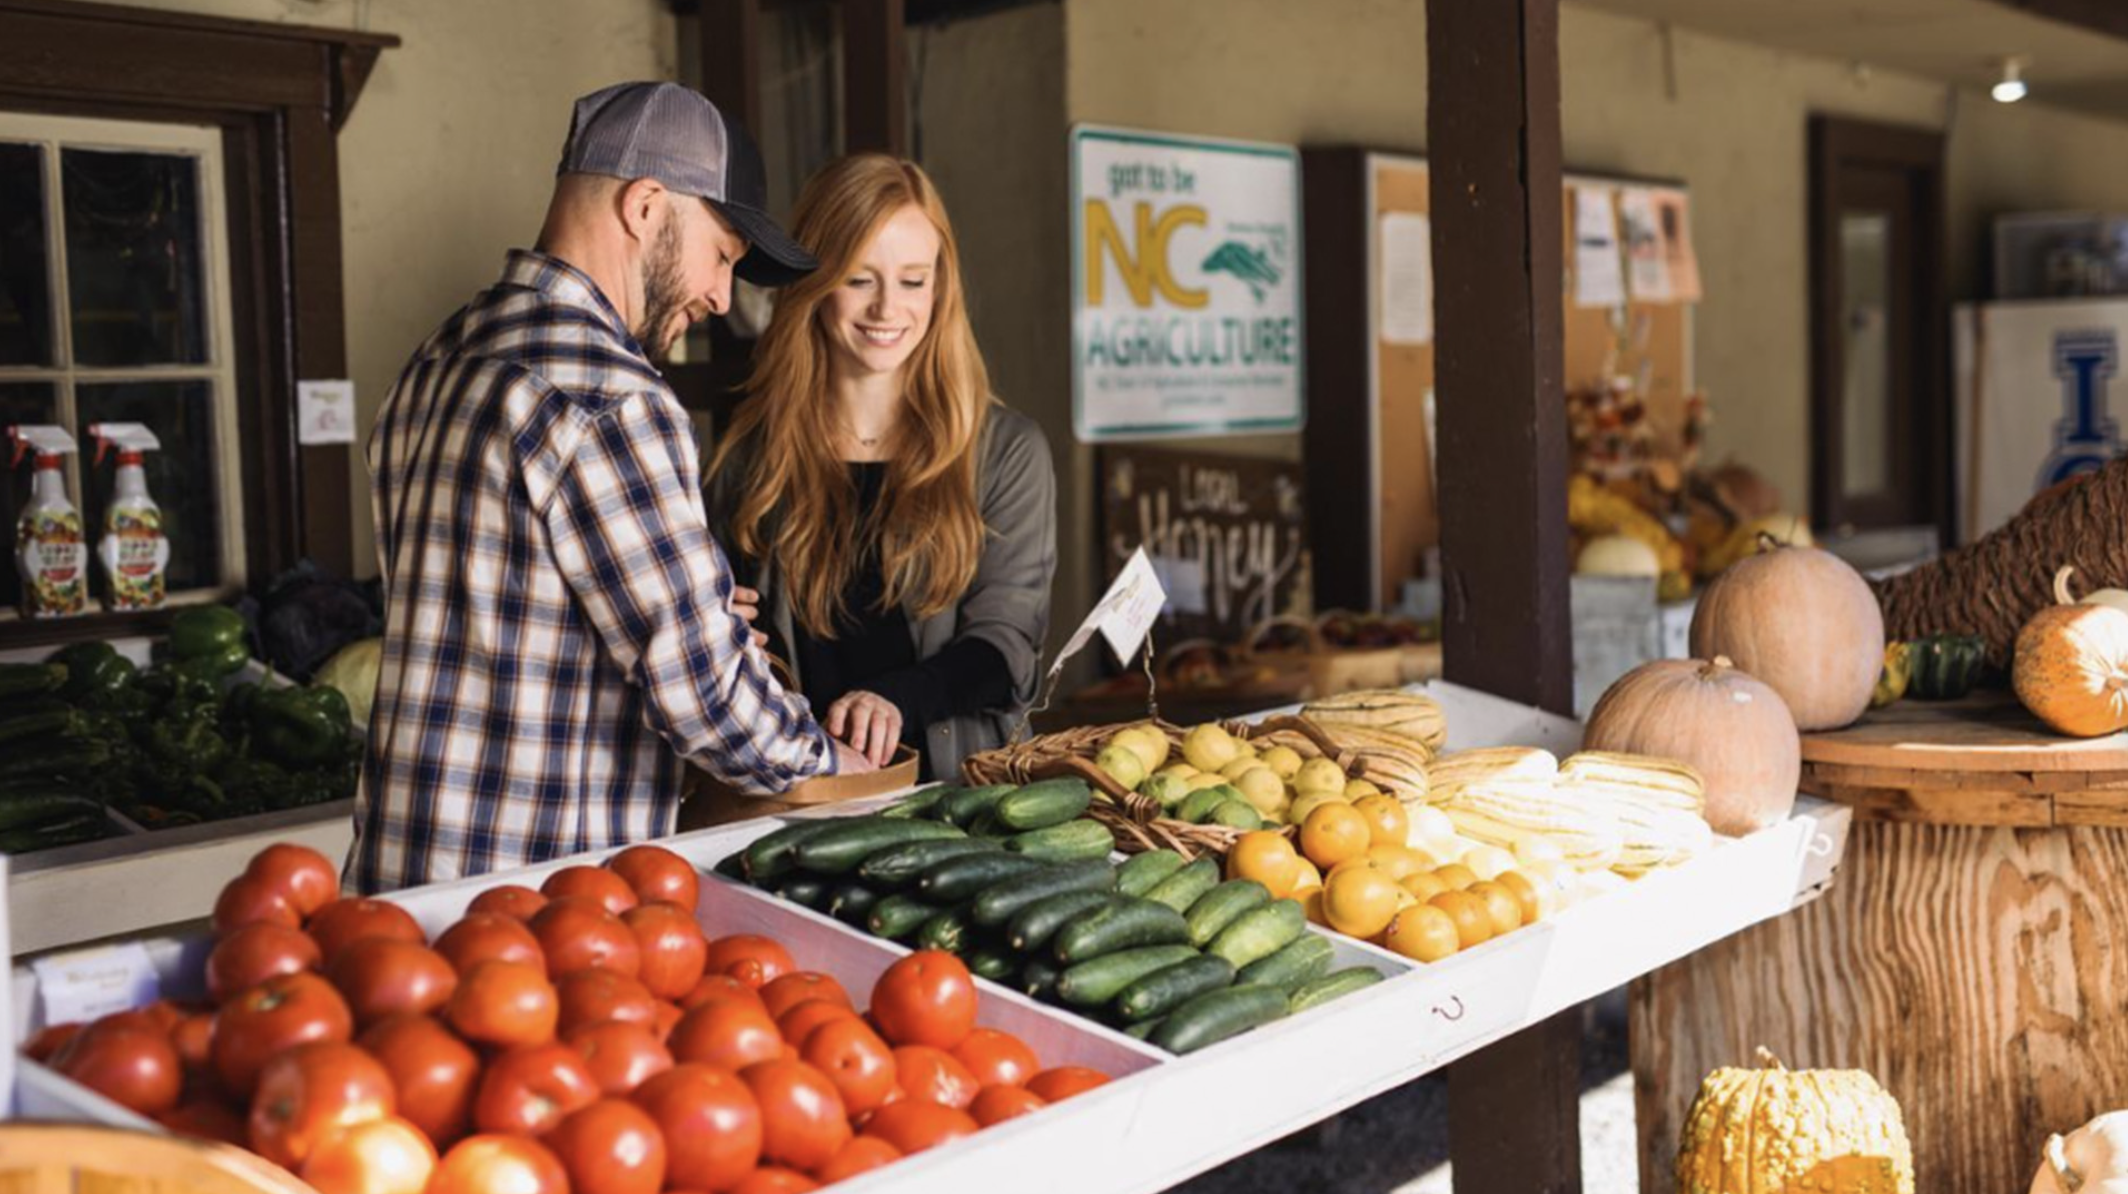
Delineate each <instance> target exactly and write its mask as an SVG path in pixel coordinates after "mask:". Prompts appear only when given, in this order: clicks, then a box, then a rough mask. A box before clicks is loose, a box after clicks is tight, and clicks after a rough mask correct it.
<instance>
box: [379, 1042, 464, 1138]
mask: <svg viewBox="0 0 2128 1194" xmlns="http://www.w3.org/2000/svg"><path fill="white" fill-rule="evenodd" d="M361 1045H362V1047H363V1048H364V1049H367V1050H369V1052H370V1056H372V1057H375V1058H376V1059H377V1061H378V1062H379V1063H380V1064H382V1065H383V1066H384V1069H385V1072H387V1073H389V1074H390V1075H391V1076H392V1089H393V1090H395V1091H397V1092H398V1095H399V1114H400V1115H401V1116H403V1117H405V1119H406V1120H407V1121H408V1122H409V1123H411V1124H413V1125H414V1126H415V1127H417V1128H420V1129H421V1130H422V1132H423V1133H424V1134H426V1135H427V1136H428V1138H429V1139H430V1140H432V1141H434V1142H435V1143H436V1146H437V1147H439V1148H449V1147H450V1146H451V1144H452V1143H454V1142H455V1141H457V1140H458V1138H459V1137H461V1136H464V1135H465V1134H466V1131H467V1129H468V1128H470V1127H471V1126H472V1122H473V1092H474V1090H475V1089H476V1088H477V1087H478V1085H479V1082H480V1055H479V1054H477V1053H475V1052H473V1048H472V1046H470V1045H468V1044H466V1043H465V1042H464V1041H462V1040H459V1039H458V1038H457V1037H456V1036H454V1035H452V1033H451V1030H450V1029H448V1028H445V1027H444V1026H443V1025H442V1024H441V1023H439V1022H438V1021H436V1020H434V1019H432V1018H431V1017H428V1016H394V1017H392V1018H391V1019H389V1020H385V1021H383V1022H382V1023H379V1024H377V1025H375V1026H374V1027H372V1028H371V1029H370V1030H369V1031H367V1032H365V1033H363V1034H362V1040H361Z"/></svg>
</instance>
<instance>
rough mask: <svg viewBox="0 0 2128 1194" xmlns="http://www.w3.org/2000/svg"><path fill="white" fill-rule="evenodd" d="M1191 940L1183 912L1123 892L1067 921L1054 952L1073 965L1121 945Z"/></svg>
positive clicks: (1064, 961)
mask: <svg viewBox="0 0 2128 1194" xmlns="http://www.w3.org/2000/svg"><path fill="white" fill-rule="evenodd" d="M1189 940H1190V926H1189V922H1188V921H1186V920H1184V919H1183V918H1182V913H1180V912H1177V911H1175V910H1174V909H1173V908H1170V907H1168V906H1167V905H1166V904H1156V903H1154V902H1153V901H1151V900H1148V899H1143V898H1141V897H1138V896H1122V897H1119V898H1117V899H1116V900H1115V901H1113V902H1111V903H1109V904H1105V905H1103V906H1102V907H1099V908H1095V909H1093V910H1091V911H1088V912H1082V913H1080V914H1079V915H1077V916H1074V917H1072V918H1071V919H1070V920H1068V921H1066V922H1065V923H1064V927H1063V928H1061V929H1059V930H1057V937H1056V940H1055V941H1054V942H1053V943H1052V944H1051V946H1050V952H1051V953H1053V954H1055V955H1056V958H1057V961H1059V962H1061V963H1063V964H1064V965H1066V966H1069V965H1071V964H1073V963H1075V962H1084V961H1087V960H1089V959H1092V958H1098V957H1100V956H1102V955H1103V954H1111V953H1114V952H1116V951H1117V950H1119V949H1129V948H1133V947H1137V946H1146V945H1187V944H1189Z"/></svg>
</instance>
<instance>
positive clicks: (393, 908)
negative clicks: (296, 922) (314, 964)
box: [308, 896, 429, 966]
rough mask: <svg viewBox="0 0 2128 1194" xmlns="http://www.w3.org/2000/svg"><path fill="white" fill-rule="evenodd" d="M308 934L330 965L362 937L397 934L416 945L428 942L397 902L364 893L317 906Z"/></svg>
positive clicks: (410, 914)
mask: <svg viewBox="0 0 2128 1194" xmlns="http://www.w3.org/2000/svg"><path fill="white" fill-rule="evenodd" d="M308 928H309V931H310V935H311V936H312V937H314V938H316V939H317V942H318V952H319V953H321V954H324V955H325V964H326V965H327V966H330V965H332V964H333V959H334V958H337V957H339V956H340V951H341V950H343V949H346V948H347V947H348V946H350V945H352V944H354V943H355V942H357V941H360V940H362V939H363V938H364V937H396V938H398V939H399V940H401V941H411V942H413V943H414V944H416V945H427V944H428V943H429V937H428V934H427V933H424V932H422V931H421V925H420V924H419V923H418V922H416V921H415V920H414V914H413V913H411V912H408V911H407V910H406V909H404V908H401V907H400V906H399V905H397V904H392V903H387V902H386V901H384V900H376V899H371V898H369V897H367V896H349V897H347V898H345V899H338V900H334V901H333V902H332V903H330V904H327V905H325V906H324V907H323V908H320V909H318V914H317V915H316V916H313V917H311V918H310V924H309V926H308Z"/></svg>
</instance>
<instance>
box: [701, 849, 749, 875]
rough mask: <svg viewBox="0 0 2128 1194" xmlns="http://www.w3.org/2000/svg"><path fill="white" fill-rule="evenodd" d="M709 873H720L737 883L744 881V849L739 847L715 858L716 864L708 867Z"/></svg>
mask: <svg viewBox="0 0 2128 1194" xmlns="http://www.w3.org/2000/svg"><path fill="white" fill-rule="evenodd" d="M709 873H710V874H712V875H722V876H724V877H725V878H727V879H731V880H734V881H736V882H739V883H744V882H746V851H745V850H744V849H740V850H734V851H732V852H731V853H729V854H726V855H725V856H724V857H722V858H720V859H718V860H717V865H715V866H713V867H711V868H709Z"/></svg>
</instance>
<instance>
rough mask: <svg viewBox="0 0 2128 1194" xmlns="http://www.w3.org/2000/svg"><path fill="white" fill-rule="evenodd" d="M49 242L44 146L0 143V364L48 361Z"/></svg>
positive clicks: (50, 346)
mask: <svg viewBox="0 0 2128 1194" xmlns="http://www.w3.org/2000/svg"><path fill="white" fill-rule="evenodd" d="M49 243H50V240H49V238H48V237H46V236H45V229H44V149H43V147H42V146H37V145H5V144H0V365H49V364H51V363H52V279H51V272H50V265H49V264H48V262H47V261H46V251H47V250H46V246H47V245H48V244H49ZM11 525H12V524H11Z"/></svg>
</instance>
